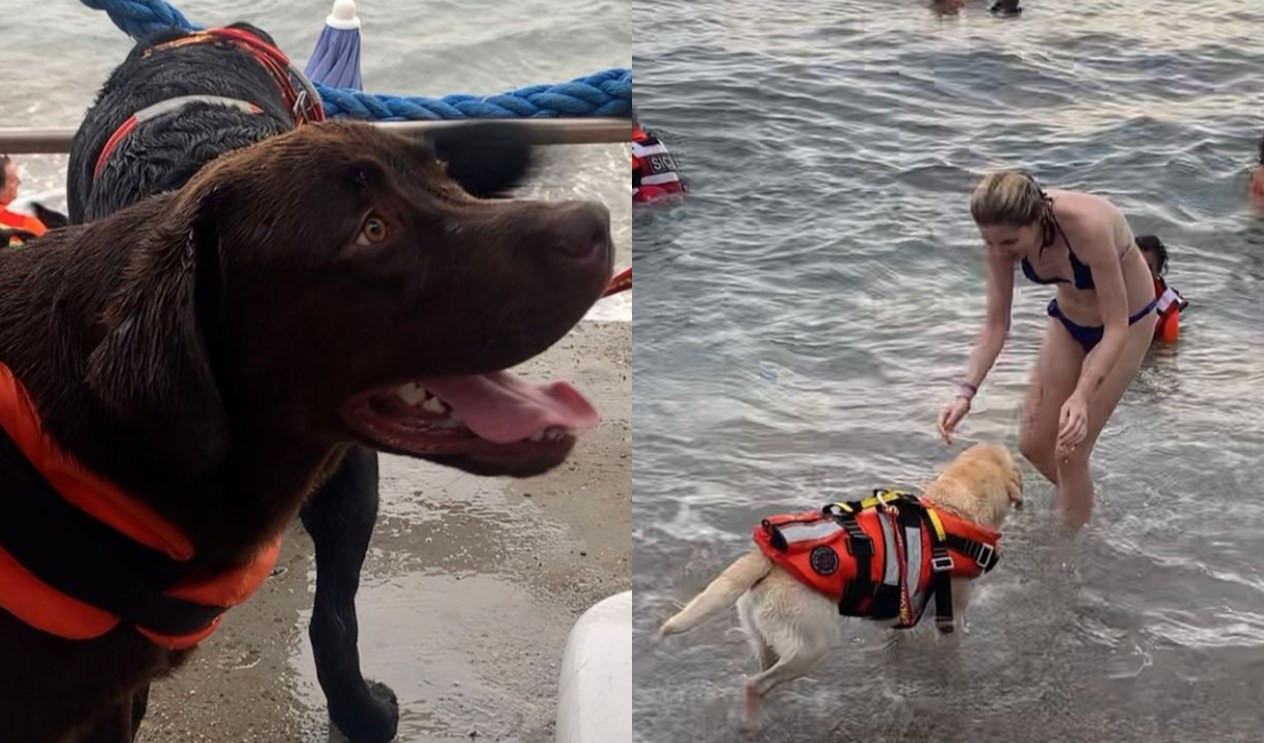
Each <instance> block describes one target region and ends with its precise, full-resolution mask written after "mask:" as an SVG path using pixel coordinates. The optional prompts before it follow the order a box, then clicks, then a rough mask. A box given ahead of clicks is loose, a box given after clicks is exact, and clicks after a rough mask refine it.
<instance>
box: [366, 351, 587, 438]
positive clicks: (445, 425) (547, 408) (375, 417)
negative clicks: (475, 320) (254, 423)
mask: <svg viewBox="0 0 1264 743" xmlns="http://www.w3.org/2000/svg"><path fill="white" fill-rule="evenodd" d="M342 417H343V420H344V421H346V423H347V425H349V426H350V427H351V428H352V429H353V430H354V431H356V433H358V434H360V435H361V436H364V437H366V438H368V439H369V440H370V441H372V442H374V443H375V444H377V445H378V446H380V447H383V448H386V449H390V450H394V451H398V452H401V453H405V454H412V455H416V456H427V455H449V454H494V455H503V456H509V457H514V456H518V455H521V456H524V457H529V456H533V455H540V454H548V453H551V452H559V453H562V452H566V451H568V450H569V449H570V448H571V447H572V446H573V445H574V443H575V438H576V436H577V435H578V434H579V433H581V432H583V431H585V430H588V429H590V428H592V427H594V426H596V425H597V422H598V421H599V420H600V418H599V416H598V414H597V411H596V409H595V408H593V406H592V405H591V404H590V403H589V402H588V400H586V399H584V396H583V395H581V394H580V393H579V391H578V390H576V389H575V388H574V387H572V386H570V385H569V384H567V383H565V382H553V383H550V384H533V383H530V382H527V381H524V380H522V379H521V378H519V377H518V376H516V375H514V374H512V373H510V372H507V371H498V372H492V373H490V374H471V375H462V376H450V377H432V378H426V379H419V380H416V381H414V382H409V383H407V384H404V385H399V386H392V387H379V388H376V389H373V390H370V391H368V392H365V393H362V394H360V395H357V396H355V397H354V398H352V399H351V400H350V401H349V402H348V403H347V404H346V405H345V406H344V407H343V411H342Z"/></svg>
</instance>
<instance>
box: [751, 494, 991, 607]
mask: <svg viewBox="0 0 1264 743" xmlns="http://www.w3.org/2000/svg"><path fill="white" fill-rule="evenodd" d="M754 537H755V543H756V544H758V545H759V548H760V550H761V551H762V552H763V553H764V554H765V555H767V556H768V558H769V559H771V560H772V561H773V562H775V563H776V564H777V565H779V566H781V567H782V568H784V569H785V570H787V571H788V572H789V573H790V574H791V575H793V576H795V577H796V578H798V579H799V580H800V581H802V582H803V583H805V584H807V585H808V586H810V587H812V588H813V589H815V590H817V591H820V592H821V593H823V594H825V595H827V596H829V597H830V598H833V599H836V600H838V611H839V613H840V614H843V615H846V616H855V617H866V618H870V619H878V620H889V619H896V620H898V621H897V624H896V626H897V627H899V628H907V627H912V626H914V625H916V624H917V623H918V621H919V620H920V619H921V617H922V612H923V610H924V609H925V608H926V605H927V603H928V599H930V598H931V597H933V598H934V599H935V607H936V608H935V620H936V624H937V625H938V626H939V629H940V630H941V631H943V632H951V631H952V622H953V617H952V588H951V586H952V582H951V580H950V578H951V577H953V576H958V577H966V578H975V577H978V576H979V575H981V574H983V573H985V572H987V571H989V570H991V569H992V568H993V567H994V566H995V565H996V562H997V560H998V559H999V558H1000V552H999V548H998V542H999V540H1000V538H1001V535H1000V532H998V531H996V530H994V529H989V528H987V527H985V526H981V525H979V524H976V523H974V522H971V521H967V520H966V519H963V518H960V517H958V516H954V515H952V514H950V513H947V512H946V511H943V510H941V509H938V508H935V507H934V506H932V505H930V504H929V503H926V502H924V501H922V500H920V499H919V498H917V496H914V495H912V494H909V493H905V492H903V491H898V490H895V491H888V490H875V491H874V494H873V496H872V497H870V498H866V499H864V500H860V501H853V502H849V503H834V504H831V505H828V506H826V507H824V508H822V509H820V510H818V511H806V512H803V513H792V514H782V515H779V516H773V517H771V518H766V519H764V520H763V521H762V522H761V523H760V524H759V525H758V526H756V527H755V530H754Z"/></svg>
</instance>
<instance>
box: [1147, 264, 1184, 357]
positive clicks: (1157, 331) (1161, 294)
mask: <svg viewBox="0 0 1264 743" xmlns="http://www.w3.org/2000/svg"><path fill="white" fill-rule="evenodd" d="M1154 298H1155V301H1156V304H1155V307H1156V309H1157V310H1158V313H1159V321H1158V322H1157V323H1155V325H1154V337H1155V338H1156V339H1157V340H1161V341H1165V342H1168V343H1171V342H1173V341H1175V340H1176V339H1177V337H1178V336H1179V335H1180V328H1181V313H1182V312H1184V311H1185V308H1186V307H1188V306H1189V300H1187V299H1185V298H1184V297H1182V296H1181V294H1180V292H1178V291H1176V290H1175V289H1173V288H1171V287H1169V286H1168V285H1167V281H1165V280H1164V279H1163V278H1162V277H1161V276H1155V277H1154Z"/></svg>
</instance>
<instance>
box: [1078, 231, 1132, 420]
mask: <svg viewBox="0 0 1264 743" xmlns="http://www.w3.org/2000/svg"><path fill="white" fill-rule="evenodd" d="M1086 232H1087V234H1086V235H1085V237H1086V239H1085V240H1081V241H1079V242H1078V243H1077V250H1076V251H1075V252H1076V255H1077V256H1079V258H1080V260H1081V261H1083V262H1084V263H1086V264H1088V267H1089V268H1090V269H1091V270H1092V272H1093V286H1094V287H1095V289H1094V292H1095V293H1096V295H1097V304H1098V307H1100V308H1101V313H1102V325H1103V326H1104V329H1103V331H1102V340H1101V342H1100V343H1098V344H1097V345H1096V346H1095V347H1094V348H1093V350H1092V351H1090V352H1089V354H1088V356H1086V357H1085V358H1084V364H1083V367H1082V368H1081V370H1080V379H1079V381H1078V382H1076V385H1075V392H1074V393H1072V394H1076V395H1079V396H1080V397H1081V398H1083V399H1084V400H1091V399H1093V393H1094V392H1096V391H1097V387H1098V386H1099V385H1100V384H1101V383H1102V380H1103V379H1105V378H1106V374H1107V372H1109V371H1110V370H1111V368H1112V367H1114V365H1115V362H1116V361H1118V360H1119V353H1120V351H1122V350H1123V347H1124V340H1125V338H1126V337H1127V335H1128V289H1127V287H1126V286H1125V285H1124V271H1123V265H1122V264H1121V263H1120V260H1119V249H1118V248H1117V247H1116V246H1115V241H1114V239H1113V238H1114V236H1113V234H1112V231H1111V230H1110V228H1109V227H1106V226H1103V227H1097V228H1093V229H1091V230H1088V231H1086Z"/></svg>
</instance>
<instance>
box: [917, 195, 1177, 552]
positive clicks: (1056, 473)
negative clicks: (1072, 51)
mask: <svg viewBox="0 0 1264 743" xmlns="http://www.w3.org/2000/svg"><path fill="white" fill-rule="evenodd" d="M970 213H971V215H972V216H973V217H974V222H975V225H976V226H977V227H978V228H979V232H980V234H981V235H982V237H983V242H984V245H985V251H986V253H985V254H986V267H987V316H986V319H985V321H984V324H983V329H982V331H981V332H980V333H979V337H978V340H977V341H976V343H975V345H974V351H973V352H972V353H971V355H970V361H969V365H968V367H967V369H966V372H965V376H964V378H963V379H962V380H961V381H960V382H959V383H958V393H957V396H956V397H955V398H954V399H953V401H952V402H951V403H949V404H948V405H947V406H945V407H944V410H943V412H942V413H941V414H940V416H939V433H940V435H941V436H943V438H944V440H945V441H947V442H949V443H951V440H952V433H953V431H954V430H955V429H956V427H957V424H958V423H960V422H961V419H962V418H964V417H965V415H966V413H968V412H969V411H970V403H971V400H973V398H974V395H975V393H976V392H978V389H979V386H980V385H981V384H983V379H984V378H985V377H986V376H987V373H988V371H989V370H991V368H992V365H993V364H994V363H995V362H996V357H997V356H998V355H999V354H1000V352H1001V348H1002V346H1004V344H1005V338H1006V336H1007V335H1008V333H1009V327H1010V308H1011V305H1012V301H1013V293H1014V267H1015V264H1016V263H1018V264H1020V265H1021V267H1022V271H1023V274H1024V275H1025V276H1026V277H1027V278H1028V279H1029V280H1031V281H1033V282H1035V283H1037V284H1053V285H1056V286H1057V296H1056V297H1054V299H1053V301H1051V302H1050V303H1049V307H1048V314H1049V322H1048V325H1047V326H1046V328H1045V335H1044V342H1043V343H1042V344H1041V348H1040V356H1039V358H1038V359H1037V361H1036V366H1035V369H1033V370H1032V375H1031V382H1030V386H1029V387H1028V390H1027V395H1026V399H1025V400H1024V402H1023V420H1022V431H1021V435H1020V442H1019V448H1020V450H1021V451H1022V453H1023V456H1025V457H1026V458H1027V460H1028V461H1030V462H1031V463H1032V465H1034V466H1035V467H1036V468H1037V469H1038V470H1040V472H1041V473H1042V474H1043V475H1044V476H1045V477H1047V478H1048V479H1049V481H1050V482H1052V483H1054V484H1055V485H1057V487H1058V505H1059V507H1060V508H1061V511H1062V516H1063V521H1064V523H1065V525H1066V526H1067V527H1068V529H1070V530H1071V531H1075V530H1078V529H1079V528H1080V527H1081V526H1082V525H1083V524H1084V523H1086V522H1087V521H1088V518H1089V515H1090V513H1091V512H1092V509H1093V484H1092V481H1091V480H1090V478H1089V455H1090V454H1091V453H1092V450H1093V444H1094V443H1095V442H1096V441H1097V436H1098V434H1100V433H1101V431H1102V427H1103V426H1105V425H1106V421H1107V420H1108V419H1109V418H1110V415H1111V413H1112V412H1114V410H1115V406H1116V405H1117V404H1118V403H1119V399H1120V398H1121V397H1123V394H1124V390H1125V389H1127V387H1128V385H1129V383H1131V382H1132V379H1133V377H1135V376H1136V374H1137V370H1138V369H1140V367H1141V361H1142V359H1143V358H1144V356H1145V353H1146V349H1148V348H1149V347H1150V340H1151V338H1152V337H1153V336H1154V325H1155V319H1156V315H1155V314H1154V307H1155V297H1154V283H1153V281H1152V279H1151V278H1150V269H1149V268H1148V267H1147V265H1146V261H1145V258H1144V257H1143V256H1142V254H1141V251H1140V249H1139V248H1138V247H1137V245H1136V241H1135V240H1134V239H1133V236H1132V231H1131V230H1130V229H1129V227H1128V222H1127V220H1126V219H1125V218H1124V215H1123V213H1122V212H1120V211H1119V209H1118V208H1117V207H1115V206H1114V205H1113V204H1111V203H1110V202H1109V201H1107V200H1106V199H1104V198H1101V197H1099V196H1094V195H1091V194H1086V193H1078V192H1075V191H1062V190H1057V189H1049V190H1048V191H1044V190H1042V189H1041V188H1040V186H1039V185H1038V184H1037V183H1036V181H1035V179H1033V178H1031V177H1030V176H1027V175H1025V174H1022V173H1016V172H1012V171H1002V172H996V173H990V174H988V175H987V176H985V177H984V178H983V180H982V181H981V182H980V183H979V185H978V186H977V187H976V188H975V190H974V193H973V195H972V196H971V198H970Z"/></svg>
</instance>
